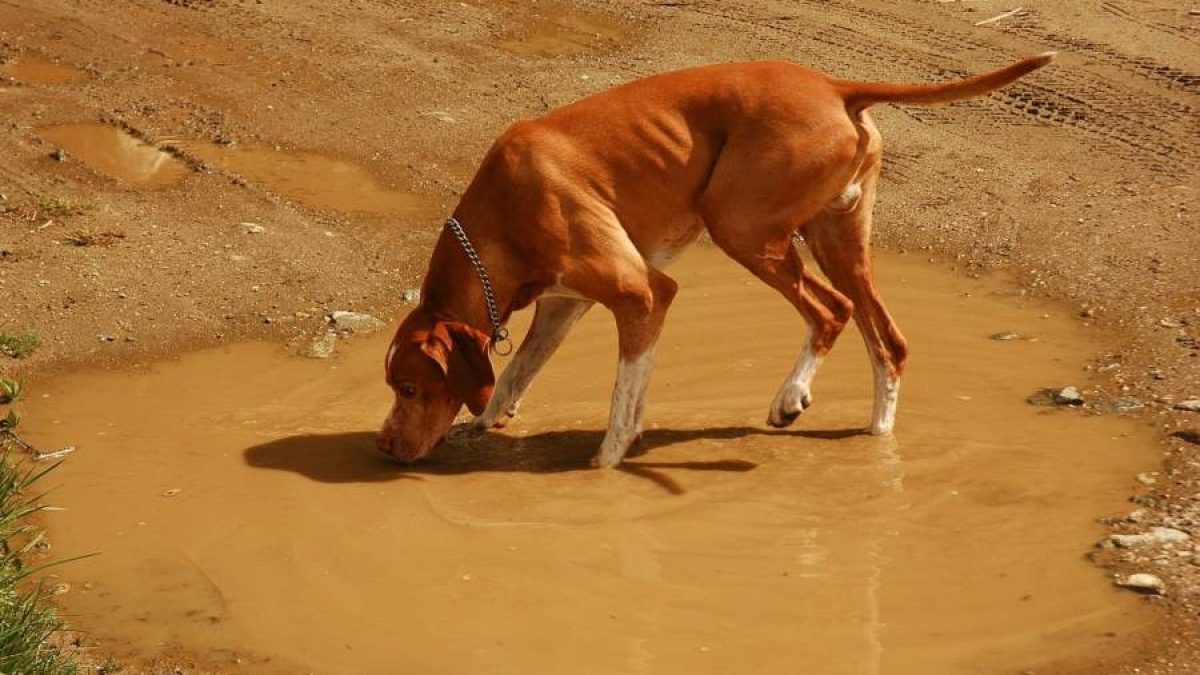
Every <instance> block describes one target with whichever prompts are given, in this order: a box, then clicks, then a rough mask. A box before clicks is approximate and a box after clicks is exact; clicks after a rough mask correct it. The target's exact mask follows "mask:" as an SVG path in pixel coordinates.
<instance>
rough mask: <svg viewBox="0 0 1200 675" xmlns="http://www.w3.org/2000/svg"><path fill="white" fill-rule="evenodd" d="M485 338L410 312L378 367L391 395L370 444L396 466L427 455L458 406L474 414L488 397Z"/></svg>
mask: <svg viewBox="0 0 1200 675" xmlns="http://www.w3.org/2000/svg"><path fill="white" fill-rule="evenodd" d="M489 343H490V338H489V337H488V336H487V335H484V334H483V333H481V332H480V331H478V330H475V329H474V328H472V327H470V326H468V325H466V324H464V323H462V322H460V321H452V320H445V319H440V318H437V317H434V316H432V315H431V314H430V313H429V312H428V311H427V310H425V309H424V308H423V307H418V308H417V309H414V310H413V311H412V312H411V313H410V314H409V315H408V316H407V317H406V318H405V319H404V322H403V323H401V324H400V328H399V329H397V330H396V336H395V337H394V338H392V344H391V346H390V347H389V348H388V353H387V358H386V360H385V362H384V367H385V370H386V378H387V383H388V385H389V386H391V388H392V391H393V392H394V393H395V395H396V402H395V404H394V405H393V406H392V411H391V412H390V413H389V414H388V416H387V419H386V420H384V423H383V430H382V432H380V434H379V439H378V441H377V443H376V445H377V447H378V448H379V450H380V451H382V452H384V453H386V454H387V455H389V456H391V457H393V458H395V459H398V460H400V461H402V462H413V461H416V460H418V459H420V458H422V457H424V456H425V455H427V454H429V452H430V451H431V450H433V448H434V447H436V446H437V445H438V443H440V442H441V441H442V439H443V438H444V437H445V436H446V432H447V431H449V430H450V425H451V424H452V423H453V421H454V417H455V415H457V414H458V411H459V409H460V408H461V407H462V405H463V403H466V404H467V408H469V409H470V410H471V412H472V413H474V414H476V415H478V414H480V413H481V412H483V409H484V407H486V406H487V402H488V400H489V399H490V398H491V397H492V388H493V386H494V385H495V375H494V374H493V372H492V363H491V361H490V360H489V359H488V345H489Z"/></svg>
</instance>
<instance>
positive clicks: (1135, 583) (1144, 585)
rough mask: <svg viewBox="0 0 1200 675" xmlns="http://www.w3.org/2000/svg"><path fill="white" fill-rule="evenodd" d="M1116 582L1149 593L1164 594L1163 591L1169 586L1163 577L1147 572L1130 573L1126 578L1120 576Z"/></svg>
mask: <svg viewBox="0 0 1200 675" xmlns="http://www.w3.org/2000/svg"><path fill="white" fill-rule="evenodd" d="M1115 583H1116V584H1117V585H1118V586H1121V587H1124V588H1130V589H1133V590H1135V591H1138V592H1139V593H1149V594H1152V595H1162V593H1163V591H1165V590H1166V588H1167V585H1166V584H1165V583H1163V580H1162V579H1159V578H1158V577H1156V576H1154V575H1153V574H1146V573H1145V572H1139V573H1138V574H1130V575H1129V576H1128V577H1126V578H1124V579H1121V578H1120V577H1118V578H1117V580H1116V582H1115Z"/></svg>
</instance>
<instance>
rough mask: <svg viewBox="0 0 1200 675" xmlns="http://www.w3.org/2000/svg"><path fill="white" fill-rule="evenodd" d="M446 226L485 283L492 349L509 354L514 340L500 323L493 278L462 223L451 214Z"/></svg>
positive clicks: (485, 298) (484, 294)
mask: <svg viewBox="0 0 1200 675" xmlns="http://www.w3.org/2000/svg"><path fill="white" fill-rule="evenodd" d="M446 227H448V228H450V232H451V233H453V234H454V238H455V239H457V240H458V243H459V244H461V245H462V249H463V252H464V253H466V254H467V260H470V261H471V266H472V267H474V268H475V273H476V274H478V275H479V281H480V282H481V283H482V284H483V301H484V303H486V304H487V313H488V321H490V322H491V323H492V345H491V346H492V351H493V352H495V353H496V354H498V355H500V356H508V355H509V354H511V353H512V349H513V346H512V340H510V339H508V329H507V328H505V327H504V326H503V325H501V324H500V312H499V311H498V310H497V309H496V294H495V293H493V292H492V280H491V279H490V278H489V277H488V273H487V269H486V268H485V267H484V266H483V261H482V260H480V259H479V254H478V253H476V252H475V247H474V246H472V245H471V240H470V239H467V231H466V230H464V229H463V226H462V223H460V222H458V219H457V218H455V217H454V216H451V217H450V218H449V220H447V221H446ZM500 345H506V347H505V348H504V349H501V348H500Z"/></svg>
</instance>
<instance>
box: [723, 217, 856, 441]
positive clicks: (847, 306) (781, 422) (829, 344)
mask: <svg viewBox="0 0 1200 675" xmlns="http://www.w3.org/2000/svg"><path fill="white" fill-rule="evenodd" d="M731 239H733V241H730V240H728V239H726V238H725V237H722V236H721V235H719V234H717V233H716V232H714V233H713V240H714V241H715V242H716V243H717V245H718V246H720V247H721V249H722V250H724V251H725V252H726V253H728V254H729V256H730V257H732V258H733V259H734V260H736V261H738V262H739V263H741V264H742V266H744V267H745V268H746V269H748V270H750V271H751V272H752V273H753V274H754V275H755V276H757V277H758V278H759V279H761V280H763V281H764V282H766V284H767V285H768V286H770V287H772V288H774V289H775V290H777V291H779V293H780V294H781V295H783V297H784V298H786V299H787V300H788V301H789V302H791V303H792V305H793V306H794V307H795V308H796V309H797V310H798V311H799V312H800V315H801V316H802V317H803V318H804V321H805V322H806V323H807V324H808V329H809V331H808V339H807V340H806V342H805V345H804V348H803V349H802V350H801V352H800V356H799V358H797V360H796V365H795V367H794V368H793V369H792V371H791V373H789V374H788V376H787V378H786V379H784V381H783V385H782V386H781V387H780V388H779V392H778V393H776V394H775V398H774V399H773V400H772V402H771V409H770V412H769V413H768V415H767V423H768V424H770V425H771V426H773V427H786V426H788V425H789V424H791V423H792V422H794V421H795V420H796V418H797V417H798V416H799V415H800V414H801V413H802V412H804V410H805V409H807V408H808V407H809V406H810V405H811V404H812V390H811V386H812V380H813V376H814V375H816V372H817V368H818V367H819V366H820V365H821V361H822V359H823V358H824V357H825V355H826V354H828V353H829V350H830V349H832V348H833V344H834V342H835V341H836V340H837V338H838V336H839V335H840V334H841V332H842V329H843V328H844V327H845V325H846V323H847V322H849V321H850V316H851V313H852V312H853V305H852V304H851V302H850V300H848V299H847V298H846V297H845V296H844V295H842V294H841V293H839V292H838V291H837V290H836V289H834V288H832V287H830V286H829V285H828V284H827V283H825V281H824V280H823V279H821V278H820V277H817V276H815V275H813V274H812V273H811V272H809V271H808V270H807V269H805V266H804V261H803V259H801V257H800V254H799V252H798V251H797V250H796V247H795V246H794V244H793V243H792V241H791V239H790V236H785V237H784V238H780V239H776V240H775V241H771V242H766V243H763V242H757V243H755V244H752V245H751V244H749V241H750V239H749V238H747V237H744V236H735V237H732V238H731Z"/></svg>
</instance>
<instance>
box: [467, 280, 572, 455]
mask: <svg viewBox="0 0 1200 675" xmlns="http://www.w3.org/2000/svg"><path fill="white" fill-rule="evenodd" d="M592 304H593V303H592V301H591V300H580V299H576V298H561V297H545V298H542V299H540V300H538V303H537V309H536V310H534V315H533V323H531V324H530V326H529V332H528V333H527V334H526V335H525V339H524V341H522V342H521V347H520V349H518V350H517V353H516V355H514V356H513V360H512V362H511V363H509V364H508V367H507V368H505V369H504V372H503V373H502V374H501V375H500V381H499V382H497V383H496V390H495V391H494V392H493V393H492V398H491V400H490V401H488V405H487V408H486V409H484V411H483V414H481V415H479V416H478V417H476V418H475V419H474V420H473V421H472V422H471V428H472V429H473V430H475V431H485V430H487V429H491V428H499V427H503V426H505V425H506V424H508V422H509V421H511V420H512V418H513V417H516V414H517V406H518V405H520V403H521V396H522V395H524V393H525V390H526V389H527V388H528V387H529V383H530V382H532V381H533V378H534V377H535V376H536V375H537V374H538V372H540V371H541V369H542V366H544V365H546V361H548V360H549V359H550V357H551V356H552V355H553V354H554V352H555V351H557V350H558V348H559V346H560V345H561V344H562V343H563V340H564V339H565V338H566V337H567V333H569V332H570V331H571V328H572V327H573V326H574V325H575V322H577V321H578V320H579V318H580V317H581V316H583V315H584V314H586V313H587V311H588V309H590V308H591V306H592Z"/></svg>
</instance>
